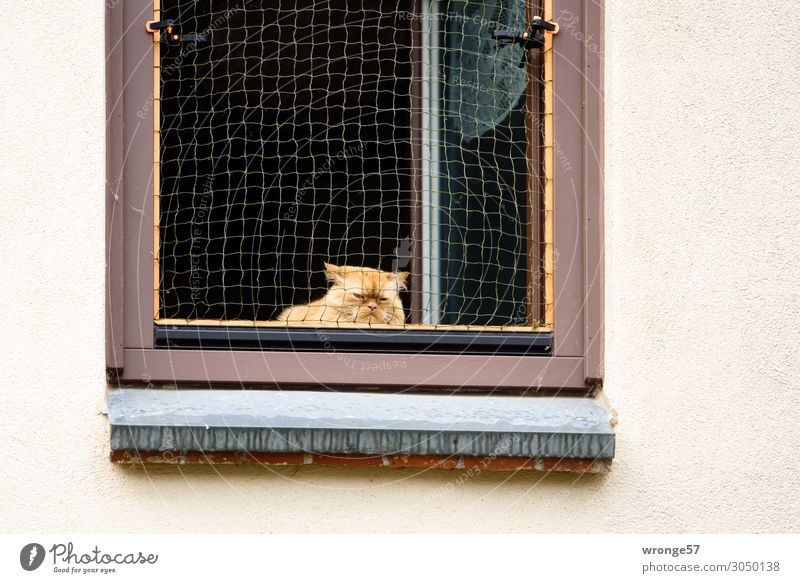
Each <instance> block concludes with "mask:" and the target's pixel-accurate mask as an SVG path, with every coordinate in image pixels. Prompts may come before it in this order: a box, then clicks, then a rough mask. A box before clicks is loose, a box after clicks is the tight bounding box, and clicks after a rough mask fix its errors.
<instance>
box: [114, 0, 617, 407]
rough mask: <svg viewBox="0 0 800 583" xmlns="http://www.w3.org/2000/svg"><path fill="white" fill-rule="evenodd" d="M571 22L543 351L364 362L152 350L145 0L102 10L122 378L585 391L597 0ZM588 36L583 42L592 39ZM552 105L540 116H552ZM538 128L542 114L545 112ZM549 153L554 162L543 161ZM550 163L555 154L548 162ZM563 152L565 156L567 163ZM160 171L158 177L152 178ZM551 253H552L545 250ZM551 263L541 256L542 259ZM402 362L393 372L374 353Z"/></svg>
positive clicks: (595, 374) (598, 201) (597, 325)
mask: <svg viewBox="0 0 800 583" xmlns="http://www.w3.org/2000/svg"><path fill="white" fill-rule="evenodd" d="M553 3H554V6H553V19H554V20H556V21H558V20H559V18H564V19H566V20H565V21H564V22H562V23H560V24H561V31H560V32H559V34H558V35H557V36H556V37H554V40H552V43H553V50H552V51H551V52H550V55H551V58H552V72H553V75H552V96H553V99H552V100H551V103H552V116H550V118H549V120H550V123H552V135H554V136H555V140H554V141H553V143H552V144H551V145H549V146H548V148H549V152H547V153H546V155H545V165H546V166H547V165H548V164H549V166H550V169H549V171H550V174H547V175H548V176H551V177H552V181H551V185H550V186H551V188H552V191H551V192H552V200H553V207H554V208H553V213H552V223H551V228H552V247H553V248H552V250H550V253H551V254H550V256H549V257H550V258H551V259H550V262H551V267H552V269H551V271H550V272H548V268H547V266H546V267H545V272H546V273H551V275H552V278H551V281H552V283H551V285H552V288H551V298H552V314H553V319H552V321H553V322H554V328H553V331H552V354H551V355H550V356H532V355H531V356H512V355H477V354H427V353H423V354H401V353H392V352H385V353H359V354H358V355H357V358H358V360H359V362H360V363H362V365H359V367H358V370H353V369H352V368H350V367H346V366H342V365H341V362H340V358H341V355H338V354H337V353H335V352H269V351H244V350H208V349H206V350H170V349H167V348H156V347H155V340H154V330H155V323H154V319H153V294H154V290H155V289H156V286H155V282H156V281H157V278H158V274H157V273H154V269H153V265H154V257H156V252H157V250H156V249H154V229H153V224H154V222H153V218H154V214H155V210H154V204H153V181H154V171H155V172H157V168H156V166H155V160H156V156H157V154H158V152H157V149H155V148H154V139H153V127H154V117H153V116H154V112H155V111H156V107H157V101H155V100H154V95H153V84H154V78H153V75H154V72H153V68H152V63H153V50H154V47H153V44H154V43H153V38H152V35H150V34H147V33H146V32H145V31H144V23H145V21H147V20H150V19H152V14H153V12H152V4H153V3H152V0H129V1H126V2H119V3H115V4H114V5H113V6H111V7H109V8H108V10H107V13H106V54H107V61H106V75H107V179H106V184H107V201H106V234H107V257H106V258H107V262H106V263H107V268H106V277H107V307H106V331H107V343H106V362H107V367H108V369H109V371H110V373H111V375H112V377H113V378H114V379H116V380H117V381H118V382H119V383H125V384H128V383H130V384H150V383H159V384H161V383H164V384H201V385H208V384H223V383H224V384H244V385H266V386H270V385H271V386H276V385H280V386H281V387H291V386H297V387H309V386H320V385H325V386H336V387H342V388H363V387H386V388H391V387H402V388H404V389H406V390H408V389H409V388H412V389H416V390H435V389H444V390H452V389H453V388H461V389H475V390H487V389H490V390H497V389H503V390H511V391H520V392H523V391H534V390H537V389H543V388H547V389H569V390H578V391H585V390H586V389H587V388H591V387H593V386H594V385H595V384H596V383H597V381H598V380H599V379H602V376H603V62H602V55H603V52H602V49H603V10H604V6H603V4H604V3H603V1H602V0H599V1H598V0H553ZM587 39H588V40H587ZM546 113H547V112H546ZM545 123H546V124H547V123H548V121H546V122H545ZM548 156H549V158H548ZM548 160H549V162H548ZM561 161H566V163H561ZM155 179H158V177H157V174H156V175H155ZM546 256H547V255H546ZM546 262H547V260H546ZM386 361H404V362H405V366H404V367H403V368H402V369H400V370H395V371H393V374H392V375H391V378H392V380H391V381H390V382H387V375H386V372H385V370H384V367H381V366H380V365H381V363H385V362H386Z"/></svg>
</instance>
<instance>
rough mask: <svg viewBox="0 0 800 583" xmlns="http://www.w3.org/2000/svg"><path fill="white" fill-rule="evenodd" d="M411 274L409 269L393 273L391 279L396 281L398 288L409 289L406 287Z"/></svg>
mask: <svg viewBox="0 0 800 583" xmlns="http://www.w3.org/2000/svg"><path fill="white" fill-rule="evenodd" d="M409 275H410V274H409V273H408V272H407V271H400V272H398V273H393V274H392V279H391V281H393V282H396V284H397V289H398V290H406V289H408V287H406V281H408V276H409Z"/></svg>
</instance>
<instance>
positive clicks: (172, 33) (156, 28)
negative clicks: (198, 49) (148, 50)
mask: <svg viewBox="0 0 800 583" xmlns="http://www.w3.org/2000/svg"><path fill="white" fill-rule="evenodd" d="M144 28H145V30H146V31H147V32H149V33H152V34H160V35H161V38H160V39H159V40H160V41H161V42H165V43H167V44H179V43H182V42H185V43H191V42H194V43H198V42H206V41H208V35H207V34H179V33H178V27H177V25H176V24H175V21H174V20H171V19H167V20H148V21H147V22H146V23H145V25H144Z"/></svg>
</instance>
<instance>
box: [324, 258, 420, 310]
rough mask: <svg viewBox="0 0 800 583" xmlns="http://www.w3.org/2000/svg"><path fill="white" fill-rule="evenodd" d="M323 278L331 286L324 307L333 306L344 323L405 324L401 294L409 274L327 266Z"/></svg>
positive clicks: (327, 264) (343, 266)
mask: <svg viewBox="0 0 800 583" xmlns="http://www.w3.org/2000/svg"><path fill="white" fill-rule="evenodd" d="M325 275H326V276H327V277H328V279H329V280H330V281H331V282H333V285H332V286H331V289H330V290H329V291H328V295H327V302H326V303H328V304H329V305H334V306H336V308H337V309H338V310H340V311H341V313H342V315H343V317H344V319H345V320H348V321H351V322H368V323H375V324H402V323H403V322H404V321H405V317H404V313H403V304H402V302H401V301H400V291H401V290H404V289H405V288H406V280H407V279H408V272H405V271H403V272H400V273H393V272H390V271H380V270H378V269H371V268H369V267H351V266H349V265H342V266H337V265H331V264H330V263H326V264H325Z"/></svg>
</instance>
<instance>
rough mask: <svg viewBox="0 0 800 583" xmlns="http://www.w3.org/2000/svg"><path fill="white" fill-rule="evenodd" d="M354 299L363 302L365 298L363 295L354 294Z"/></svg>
mask: <svg viewBox="0 0 800 583" xmlns="http://www.w3.org/2000/svg"><path fill="white" fill-rule="evenodd" d="M353 297H354V298H355V299H357V300H363V299H364V296H362V295H361V294H353Z"/></svg>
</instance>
